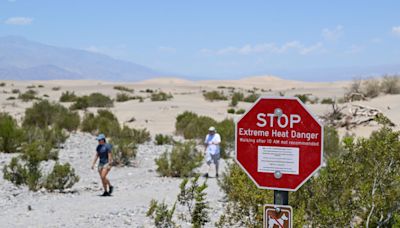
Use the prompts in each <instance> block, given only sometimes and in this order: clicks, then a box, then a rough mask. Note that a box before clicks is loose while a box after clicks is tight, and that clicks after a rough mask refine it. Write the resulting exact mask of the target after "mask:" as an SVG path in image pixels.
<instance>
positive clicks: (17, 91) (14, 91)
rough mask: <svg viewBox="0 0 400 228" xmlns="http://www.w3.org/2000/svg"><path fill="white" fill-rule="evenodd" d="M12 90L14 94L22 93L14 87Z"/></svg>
mask: <svg viewBox="0 0 400 228" xmlns="http://www.w3.org/2000/svg"><path fill="white" fill-rule="evenodd" d="M11 92H12V93H14V94H17V93H20V91H19V89H13V90H11Z"/></svg>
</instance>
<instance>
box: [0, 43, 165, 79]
mask: <svg viewBox="0 0 400 228" xmlns="http://www.w3.org/2000/svg"><path fill="white" fill-rule="evenodd" d="M162 75H163V74H162V73H160V72H157V71H156V70H153V69H151V68H148V67H145V66H142V65H139V64H136V63H132V62H128V61H123V60H117V59H114V58H111V57H109V56H106V55H103V54H97V53H93V52H89V51H84V50H79V49H72V48H61V47H55V46H50V45H46V44H42V43H38V42H34V41H30V40H27V39H25V38H22V37H17V36H6V37H0V79H10V80H11V79H16V80H52V79H98V80H107V81H139V80H145V79H149V78H153V77H160V76H162Z"/></svg>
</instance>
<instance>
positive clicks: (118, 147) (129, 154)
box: [110, 138, 137, 166]
mask: <svg viewBox="0 0 400 228" xmlns="http://www.w3.org/2000/svg"><path fill="white" fill-rule="evenodd" d="M110 143H111V144H112V145H113V149H112V150H113V153H112V154H113V162H114V165H120V166H127V165H130V164H131V161H132V159H135V158H136V154H137V146H136V143H135V142H134V141H132V140H128V139H120V138H113V139H112V140H111V141H110Z"/></svg>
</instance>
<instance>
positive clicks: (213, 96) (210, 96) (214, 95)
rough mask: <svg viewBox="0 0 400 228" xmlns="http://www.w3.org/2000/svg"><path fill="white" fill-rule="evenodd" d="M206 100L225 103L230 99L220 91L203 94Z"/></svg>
mask: <svg viewBox="0 0 400 228" xmlns="http://www.w3.org/2000/svg"><path fill="white" fill-rule="evenodd" d="M203 96H204V98H205V99H206V100H207V101H225V100H228V97H226V96H225V95H224V93H223V92H219V91H215V90H214V91H209V92H204V93H203Z"/></svg>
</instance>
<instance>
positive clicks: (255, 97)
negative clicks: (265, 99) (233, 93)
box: [243, 93, 260, 103]
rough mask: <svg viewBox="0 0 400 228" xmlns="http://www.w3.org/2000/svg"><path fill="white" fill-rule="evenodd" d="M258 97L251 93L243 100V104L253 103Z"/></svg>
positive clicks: (258, 95)
mask: <svg viewBox="0 0 400 228" xmlns="http://www.w3.org/2000/svg"><path fill="white" fill-rule="evenodd" d="M259 97H260V94H256V93H251V94H249V95H248V96H247V97H245V98H244V99H243V101H244V102H249V103H254V102H256V100H257V99H258V98H259Z"/></svg>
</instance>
